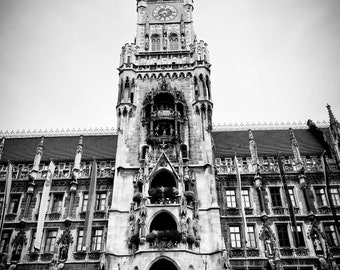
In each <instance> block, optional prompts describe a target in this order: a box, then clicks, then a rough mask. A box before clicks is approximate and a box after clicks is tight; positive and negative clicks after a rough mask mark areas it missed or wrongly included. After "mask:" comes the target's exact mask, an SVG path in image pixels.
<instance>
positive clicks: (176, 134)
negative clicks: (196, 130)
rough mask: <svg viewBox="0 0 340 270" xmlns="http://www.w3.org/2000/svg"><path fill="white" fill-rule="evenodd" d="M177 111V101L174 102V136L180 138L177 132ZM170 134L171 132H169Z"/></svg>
mask: <svg viewBox="0 0 340 270" xmlns="http://www.w3.org/2000/svg"><path fill="white" fill-rule="evenodd" d="M177 123H178V112H177V102H176V103H175V137H176V138H180V134H178V124H177ZM170 135H172V134H170Z"/></svg>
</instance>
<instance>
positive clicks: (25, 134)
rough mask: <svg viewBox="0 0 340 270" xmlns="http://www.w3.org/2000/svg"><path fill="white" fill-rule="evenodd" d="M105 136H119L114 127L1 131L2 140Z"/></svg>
mask: <svg viewBox="0 0 340 270" xmlns="http://www.w3.org/2000/svg"><path fill="white" fill-rule="evenodd" d="M81 135H83V136H103V135H117V131H116V129H115V128H113V127H106V128H103V127H100V128H97V127H95V128H83V129H81V128H78V129H75V128H72V129H70V128H66V129H64V128H62V129H58V128H57V129H50V130H48V129H44V130H42V129H39V130H36V129H33V130H30V129H29V130H21V131H20V130H16V131H15V130H5V131H2V130H0V138H1V137H5V138H35V137H41V136H44V137H70V136H81Z"/></svg>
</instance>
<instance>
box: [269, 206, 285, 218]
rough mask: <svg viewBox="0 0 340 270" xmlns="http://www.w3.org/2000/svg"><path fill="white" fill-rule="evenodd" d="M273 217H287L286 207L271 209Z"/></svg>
mask: <svg viewBox="0 0 340 270" xmlns="http://www.w3.org/2000/svg"><path fill="white" fill-rule="evenodd" d="M272 210H273V215H280V216H282V215H287V214H288V209H287V208H286V207H273V208H272Z"/></svg>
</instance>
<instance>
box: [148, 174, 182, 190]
mask: <svg viewBox="0 0 340 270" xmlns="http://www.w3.org/2000/svg"><path fill="white" fill-rule="evenodd" d="M150 186H151V188H157V187H176V186H177V181H176V179H175V177H174V175H172V174H171V173H170V172H169V171H167V170H160V171H159V172H158V173H157V174H156V175H155V177H154V178H153V179H152V180H151V184H150Z"/></svg>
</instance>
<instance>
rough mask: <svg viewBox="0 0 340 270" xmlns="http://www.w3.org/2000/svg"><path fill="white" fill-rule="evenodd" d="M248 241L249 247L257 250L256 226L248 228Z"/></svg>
mask: <svg viewBox="0 0 340 270" xmlns="http://www.w3.org/2000/svg"><path fill="white" fill-rule="evenodd" d="M247 231H248V232H247V233H248V241H247V247H249V248H256V237H255V226H252V225H251V226H247Z"/></svg>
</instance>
